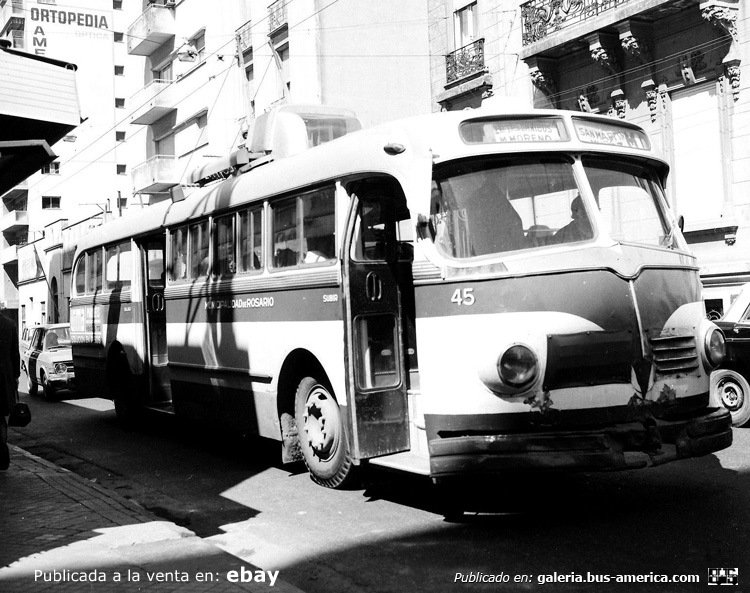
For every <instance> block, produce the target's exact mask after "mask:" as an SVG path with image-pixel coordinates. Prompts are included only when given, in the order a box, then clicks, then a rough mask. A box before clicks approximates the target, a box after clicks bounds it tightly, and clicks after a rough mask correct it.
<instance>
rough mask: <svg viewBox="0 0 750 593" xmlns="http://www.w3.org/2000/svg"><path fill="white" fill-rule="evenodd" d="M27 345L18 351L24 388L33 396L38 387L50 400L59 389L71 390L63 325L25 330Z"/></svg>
mask: <svg viewBox="0 0 750 593" xmlns="http://www.w3.org/2000/svg"><path fill="white" fill-rule="evenodd" d="M27 335H28V343H27V345H26V346H25V348H24V346H23V342H22V348H21V369H22V370H23V371H25V372H26V388H27V389H28V392H29V394H30V395H34V394H36V392H37V390H38V388H39V385H40V384H41V386H42V388H43V390H44V395H45V397H48V398H53V397H55V395H56V394H57V391H58V390H59V389H72V388H73V386H74V381H75V372H74V370H73V355H72V353H71V350H70V326H69V324H67V323H60V324H55V325H40V326H37V327H32V328H29V331H28V334H27Z"/></svg>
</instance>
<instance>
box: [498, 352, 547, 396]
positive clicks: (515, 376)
mask: <svg viewBox="0 0 750 593" xmlns="http://www.w3.org/2000/svg"><path fill="white" fill-rule="evenodd" d="M538 370H539V364H538V362H537V358H536V355H535V354H534V352H533V351H532V350H531V348H529V347H527V346H524V345H523V344H515V345H513V346H511V347H510V348H508V349H507V350H506V351H505V352H504V353H503V354H502V355H501V356H500V357H499V358H498V359H497V375H498V377H500V380H501V381H502V382H503V383H505V384H506V385H510V386H511V387H523V386H524V385H528V384H529V383H531V382H532V381H533V380H534V379H535V378H536V376H537V373H538Z"/></svg>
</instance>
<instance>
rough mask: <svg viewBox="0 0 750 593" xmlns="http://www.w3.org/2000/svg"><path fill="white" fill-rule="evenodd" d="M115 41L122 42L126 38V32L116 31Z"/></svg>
mask: <svg viewBox="0 0 750 593" xmlns="http://www.w3.org/2000/svg"><path fill="white" fill-rule="evenodd" d="M114 36H115V43H122V42H123V41H124V40H125V33H120V32H118V31H115V33H114Z"/></svg>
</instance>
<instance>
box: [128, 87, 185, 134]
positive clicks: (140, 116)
mask: <svg viewBox="0 0 750 593" xmlns="http://www.w3.org/2000/svg"><path fill="white" fill-rule="evenodd" d="M174 88H175V87H174V84H173V83H172V82H171V81H168V80H159V79H157V80H153V81H151V82H150V83H149V84H147V85H146V86H145V87H143V88H142V89H141V90H140V91H138V92H137V93H136V94H135V95H133V96H132V98H131V105H134V106H135V111H134V114H133V120H132V121H131V123H134V124H139V125H142V126H145V125H149V124H152V123H154V122H155V121H157V120H158V119H160V118H162V117H164V116H165V115H167V114H168V113H171V112H172V111H174V110H175V109H177V108H176V107H175V101H174Z"/></svg>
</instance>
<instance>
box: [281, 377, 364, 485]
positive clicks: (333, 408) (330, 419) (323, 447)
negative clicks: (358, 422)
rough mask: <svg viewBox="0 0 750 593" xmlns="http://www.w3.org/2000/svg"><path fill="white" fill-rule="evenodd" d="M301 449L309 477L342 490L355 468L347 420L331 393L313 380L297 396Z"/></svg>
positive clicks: (303, 384)
mask: <svg viewBox="0 0 750 593" xmlns="http://www.w3.org/2000/svg"><path fill="white" fill-rule="evenodd" d="M294 409H295V414H294V417H295V421H296V423H297V430H298V431H299V442H300V449H301V450H302V457H303V459H304V461H305V465H306V466H307V469H308V470H309V471H310V477H311V478H312V480H313V481H314V482H316V483H317V484H320V485H321V486H326V487H327V488H341V487H343V486H344V485H345V484H346V483H348V482H349V481H350V480H351V478H352V473H353V471H352V470H353V466H352V458H351V455H350V453H349V443H348V440H347V438H346V430H345V428H344V419H343V417H342V415H341V408H339V405H338V403H337V402H336V399H335V398H334V397H333V395H332V393H331V390H330V389H329V388H328V387H326V386H325V385H324V384H323V383H321V382H320V381H318V380H317V379H314V378H313V377H305V378H304V379H302V381H300V383H299V386H298V387H297V394H296V396H295V406H294Z"/></svg>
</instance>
